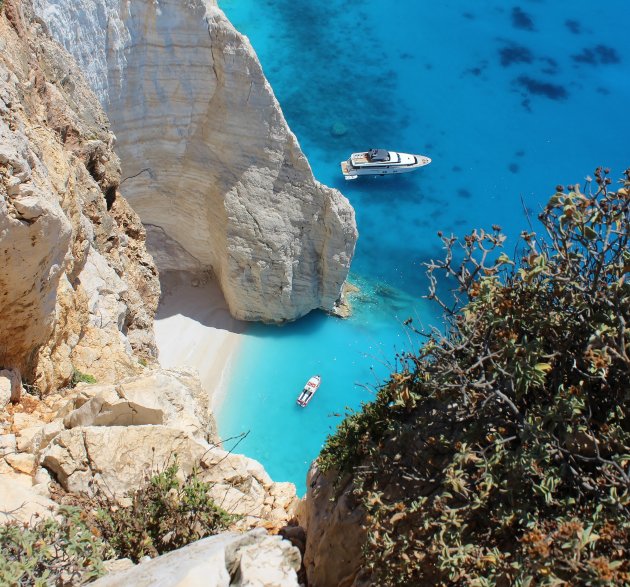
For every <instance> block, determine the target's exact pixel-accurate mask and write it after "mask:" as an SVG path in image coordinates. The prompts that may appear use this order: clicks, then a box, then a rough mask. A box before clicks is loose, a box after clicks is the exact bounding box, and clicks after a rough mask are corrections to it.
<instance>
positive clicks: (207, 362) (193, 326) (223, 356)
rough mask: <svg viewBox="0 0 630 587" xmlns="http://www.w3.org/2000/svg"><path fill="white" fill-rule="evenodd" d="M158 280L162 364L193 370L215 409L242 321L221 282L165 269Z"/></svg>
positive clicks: (157, 326) (157, 331) (157, 322)
mask: <svg viewBox="0 0 630 587" xmlns="http://www.w3.org/2000/svg"><path fill="white" fill-rule="evenodd" d="M160 283H161V285H162V300H161V302H160V306H159V308H158V313H157V316H156V319H155V338H156V341H157V346H158V349H159V351H160V356H159V360H160V364H161V365H162V367H165V368H175V367H190V368H193V369H195V370H196V371H197V372H198V373H199V377H200V380H201V383H202V384H203V386H204V387H205V388H206V389H207V390H208V393H209V394H210V396H211V397H212V409H213V411H215V412H216V410H217V409H218V407H219V406H220V404H221V401H222V400H223V397H224V395H225V389H226V385H227V381H228V379H227V378H228V376H229V372H230V366H231V361H232V358H233V357H234V355H235V353H236V352H237V350H238V345H239V339H240V335H241V334H242V333H243V332H244V330H245V328H246V325H245V323H244V322H241V321H238V320H235V319H234V318H232V316H231V315H230V312H229V310H228V307H227V304H226V302H225V299H224V298H223V294H222V293H221V290H220V289H219V286H218V285H217V284H216V282H215V281H214V280H212V279H211V278H209V277H208V276H207V275H205V274H204V275H194V274H191V273H185V272H166V273H163V274H161V275H160Z"/></svg>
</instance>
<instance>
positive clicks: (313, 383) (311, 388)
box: [297, 375, 322, 408]
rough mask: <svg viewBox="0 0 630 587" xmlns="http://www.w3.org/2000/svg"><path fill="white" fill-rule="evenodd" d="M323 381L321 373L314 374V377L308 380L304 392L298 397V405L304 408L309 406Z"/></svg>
mask: <svg viewBox="0 0 630 587" xmlns="http://www.w3.org/2000/svg"><path fill="white" fill-rule="evenodd" d="M321 382H322V378H321V377H320V376H319V375H313V377H311V378H310V379H309V380H308V381H307V382H306V385H305V386H304V389H303V390H302V393H301V394H300V396H299V397H298V398H297V404H298V406H302V407H303V408H305V407H306V406H307V404H308V402H310V401H311V400H312V399H313V396H314V395H315V392H316V391H317V388H318V387H319V384H320V383H321Z"/></svg>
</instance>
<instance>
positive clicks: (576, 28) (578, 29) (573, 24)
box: [564, 18, 582, 35]
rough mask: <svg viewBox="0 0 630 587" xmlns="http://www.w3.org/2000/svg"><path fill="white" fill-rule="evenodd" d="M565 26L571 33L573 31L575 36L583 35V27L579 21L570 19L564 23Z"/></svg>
mask: <svg viewBox="0 0 630 587" xmlns="http://www.w3.org/2000/svg"><path fill="white" fill-rule="evenodd" d="M564 26H566V27H567V28H568V29H569V31H571V32H572V33H573V34H574V35H579V34H581V33H582V25H581V24H580V21H578V20H573V19H572V18H569V19H568V20H565V21H564Z"/></svg>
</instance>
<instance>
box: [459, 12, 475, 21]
mask: <svg viewBox="0 0 630 587" xmlns="http://www.w3.org/2000/svg"><path fill="white" fill-rule="evenodd" d="M462 16H463V17H464V18H467V19H468V20H475V18H477V17H476V16H475V15H474V14H473V13H472V12H462Z"/></svg>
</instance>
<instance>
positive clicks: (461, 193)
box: [457, 188, 472, 199]
mask: <svg viewBox="0 0 630 587" xmlns="http://www.w3.org/2000/svg"><path fill="white" fill-rule="evenodd" d="M457 195H458V196H459V197H460V198H466V199H468V198H471V197H472V194H471V193H470V192H469V191H468V190H467V189H466V188H459V189H458V190H457Z"/></svg>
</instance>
